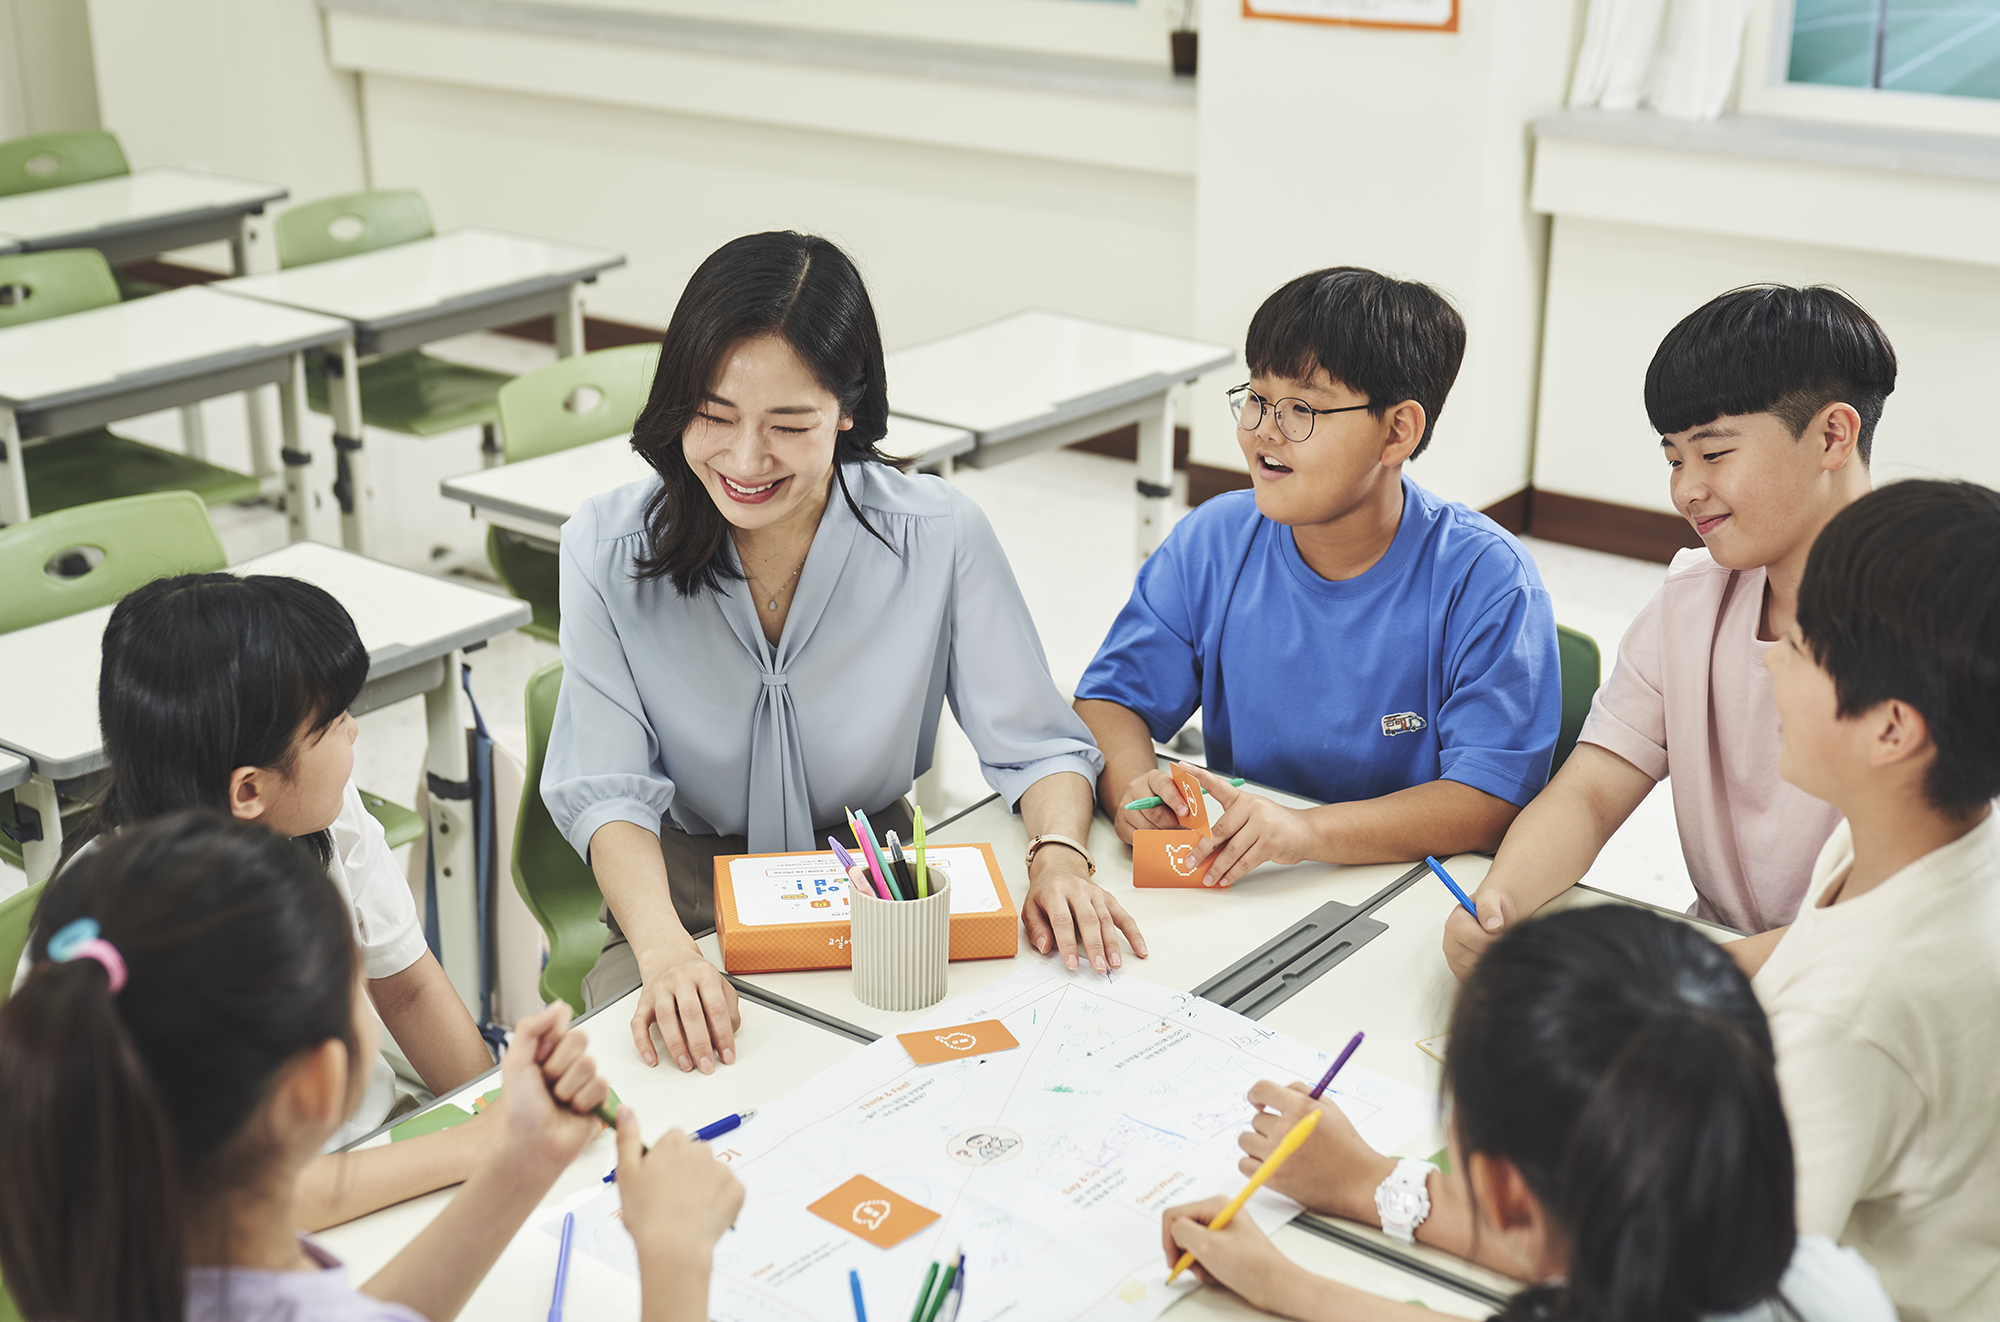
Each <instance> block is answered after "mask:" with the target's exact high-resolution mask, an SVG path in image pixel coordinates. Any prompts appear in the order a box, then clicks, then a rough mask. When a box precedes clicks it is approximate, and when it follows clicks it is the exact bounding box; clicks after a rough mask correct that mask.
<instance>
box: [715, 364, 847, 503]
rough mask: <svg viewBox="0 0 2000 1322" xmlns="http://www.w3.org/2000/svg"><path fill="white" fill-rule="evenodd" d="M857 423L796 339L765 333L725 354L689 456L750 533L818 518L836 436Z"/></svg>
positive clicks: (717, 498)
mask: <svg viewBox="0 0 2000 1322" xmlns="http://www.w3.org/2000/svg"><path fill="white" fill-rule="evenodd" d="M853 425H854V419H853V418H851V417H849V416H847V415H845V414H843V413H842V412H841V411H840V401H839V400H838V399H836V398H835V397H834V395H833V392H832V391H830V390H828V389H827V388H826V387H825V386H823V385H821V384H820V383H819V381H818V380H816V379H815V378H814V376H813V374H812V372H811V370H810V369H809V368H807V367H806V365H805V362H804V361H803V360H802V359H800V357H799V355H798V354H797V352H795V351H794V350H793V348H792V346H791V345H790V344H788V343H786V341H785V340H784V339H783V338H782V337H780V336H777V335H759V336H756V337H755V338H753V339H747V340H739V341H737V342H736V343H735V344H734V345H732V346H730V349H729V351H728V353H726V354H725V355H723V359H722V366H721V370H720V371H719V372H718V373H717V374H716V377H715V381H714V382H713V384H711V385H710V386H709V389H708V391H707V393H706V394H705V395H704V396H703V398H702V401H701V405H700V407H699V408H698V409H697V410H696V411H695V415H694V420H693V421H692V422H690V423H689V424H688V428H687V431H686V432H685V433H684V434H683V435H682V438H681V453H682V455H684V456H685V457H686V459H687V465H688V467H689V468H690V469H692V470H693V471H694V474H695V476H696V477H698V478H700V479H701V482H702V485H703V486H704V487H706V488H707V489H708V496H709V499H710V500H713V501H714V502H715V507H716V508H717V509H719V510H721V511H722V516H723V517H724V518H725V519H728V520H729V522H730V523H731V524H733V525H735V526H736V527H738V528H740V529H743V530H744V531H746V532H748V531H754V530H757V529H761V528H769V527H772V526H773V525H775V524H778V523H782V522H784V521H786V520H787V519H789V518H791V517H792V516H794V515H804V516H807V517H812V518H814V519H817V516H818V513H819V511H820V509H821V508H822V507H823V506H824V505H825V503H826V490H827V480H828V477H829V475H830V474H831V473H832V471H833V443H834V438H835V436H836V434H838V433H839V432H842V431H845V430H847V429H848V428H850V427H852V426H853Z"/></svg>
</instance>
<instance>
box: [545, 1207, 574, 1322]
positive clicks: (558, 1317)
mask: <svg viewBox="0 0 2000 1322" xmlns="http://www.w3.org/2000/svg"><path fill="white" fill-rule="evenodd" d="M575 1234H576V1213H574V1212H564V1213H563V1228H562V1247H560V1248H558V1249H557V1250H556V1297H555V1299H554V1301H553V1302H551V1303H550V1304H549V1322H562V1304H563V1287H564V1286H565V1285H568V1284H569V1242H570V1238H571V1237H572V1236H574V1235H575Z"/></svg>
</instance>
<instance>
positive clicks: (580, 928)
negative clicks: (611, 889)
mask: <svg viewBox="0 0 2000 1322" xmlns="http://www.w3.org/2000/svg"><path fill="white" fill-rule="evenodd" d="M562 678H563V667H562V662H560V661H555V662H552V663H550V664H549V665H546V666H543V667H542V668H541V669H540V670H537V671H536V672H535V673H534V674H532V675H530V676H529V677H528V692H527V707H528V767H527V781H526V783H525V784H524V785H523V786H522V787H521V811H520V813H519V814H518V815H516V817H515V818H514V888H515V889H516V890H518V891H519V892H520V893H521V899H522V900H523V901H524V902H525V903H526V904H527V906H528V912H529V913H532V914H533V915H534V916H535V921H536V922H538V923H540V924H541V925H542V931H543V932H545V933H546V934H547V935H548V938H549V962H548V963H547V964H546V965H544V966H543V968H542V984H541V992H542V999H543V1000H544V1001H554V1000H556V999H558V998H560V999H562V1000H565V1001H568V1002H569V1004H570V1008H571V1009H573V1010H575V1011H576V1012H577V1013H578V1014H582V1013H583V975H584V974H586V973H588V972H590V968H591V965H593V964H595V963H596V962H597V956H598V955H599V954H600V953H601V952H602V951H603V949H604V938H605V935H606V933H605V928H604V924H603V923H602V922H600V921H598V917H597V915H598V913H599V911H600V910H602V909H603V907H604V895H603V893H602V892H601V891H599V890H598V889H597V878H596V876H594V875H593V874H592V873H591V870H590V867H589V865H588V864H586V863H585V862H584V861H583V859H582V858H580V857H578V856H577V852H576V850H574V849H572V848H570V843H569V841H568V840H566V839H564V838H563V833H562V832H561V831H559V830H557V829H556V823H555V819H554V818H553V817H551V816H549V809H548V805H547V804H545V803H543V802H542V761H543V759H544V758H545V757H546V756H547V755H548V751H549V729H550V727H552V726H553V725H554V724H555V719H556V698H557V696H558V695H559V694H561V692H562Z"/></svg>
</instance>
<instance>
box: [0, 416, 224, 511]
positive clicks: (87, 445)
mask: <svg viewBox="0 0 2000 1322" xmlns="http://www.w3.org/2000/svg"><path fill="white" fill-rule="evenodd" d="M22 457H23V460H24V463H25V467H26V468H27V479H28V508H29V509H31V510H33V511H34V512H35V513H37V514H46V513H48V512H49V511H51V510H63V509H71V508H73V507H75V506H78V505H90V504H94V503H96V502H97V501H100V500H115V499H117V498H118V497H121V496H139V495H145V494H147V493H149V492H154V491H192V492H193V493H194V494H195V495H197V496H199V497H201V499H202V503H204V504H207V505H226V504H229V503H230V502H232V501H238V500H255V499H257V497H258V495H259V494H260V492H261V491H262V488H261V486H260V485H259V484H258V481H257V479H256V478H255V477H253V476H252V475H251V474H249V473H239V472H237V471H236V470H235V469H233V468H223V467H220V466H218V465H216V464H211V463H209V462H207V461H206V460H203V459H196V458H193V457H192V456H189V455H185V454H180V453H178V452H176V451H173V450H163V449H161V448H160V447H159V446H157V445H147V444H146V443H144V442H143V441H134V440H129V439H127V438H126V437H123V436H120V435H117V434H116V433H115V432H110V431H107V430H105V429H104V428H102V427H99V428H98V429H97V430H95V431H86V432H78V433H76V434H75V435H74V436H58V437H55V438H54V439H52V440H47V441H41V442H38V443H36V444H33V445H30V446H28V447H27V448H26V449H25V450H24V451H23V452H22Z"/></svg>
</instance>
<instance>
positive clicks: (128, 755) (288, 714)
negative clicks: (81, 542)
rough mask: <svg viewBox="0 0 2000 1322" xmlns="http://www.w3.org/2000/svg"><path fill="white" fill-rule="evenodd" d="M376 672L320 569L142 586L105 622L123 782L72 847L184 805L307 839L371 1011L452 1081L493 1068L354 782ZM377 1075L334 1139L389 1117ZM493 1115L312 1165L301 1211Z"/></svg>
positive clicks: (316, 1216)
mask: <svg viewBox="0 0 2000 1322" xmlns="http://www.w3.org/2000/svg"><path fill="white" fill-rule="evenodd" d="M367 678H368V653H367V651H366V649H365V648H363V647H362V645H361V636H360V635H359V634H358V633H357V632H356V631H355V628H354V621H353V619H352V618H351V617H350V616H349V615H348V613H347V611H346V609H345V608H344V607H343V606H341V604H340V603H339V602H338V601H335V600H334V599H333V597H332V596H331V595H330V594H328V593H327V592H326V591H325V589H323V588H319V587H316V586H314V585H313V584H310V583H306V582H303V581H301V580H299V579H295V578H285V577H282V576H277V575H247V576H239V575H236V574H185V575H181V576H179V577H176V578H164V579H157V580H155V581H154V582H151V583H148V584H146V585H145V586H144V587H141V588H139V589H137V590H136V591H134V592H132V593H131V594H129V595H128V596H126V597H125V598H124V599H123V600H122V601H120V602H119V603H118V605H117V606H116V607H115V608H113V610H112V612H111V619H110V621H109V623H108V624H106V626H105V629H104V647H103V662H102V670H101V672H100V676H99V680H98V699H97V701H98V719H99V722H100V724H101V725H102V727H103V731H104V751H105V754H106V756H107V758H108V759H109V761H110V769H109V782H108V783H107V784H106V786H105V787H104V790H103V791H102V793H101V794H100V796H99V799H98V809H97V813H96V815H95V816H94V817H93V819H92V821H91V824H90V826H89V827H88V828H87V829H86V832H85V835H84V837H83V843H82V844H81V845H80V846H79V848H78V849H77V850H76V851H75V852H81V851H83V850H91V849H94V848H95V847H96V846H97V842H98V840H99V839H100V838H101V836H103V835H105V834H109V833H113V832H118V831H123V830H126V829H129V828H130V827H133V826H135V825H138V824H139V823H141V822H146V821H150V820H151V819H153V818H155V817H159V816H161V815H162V814H164V813H168V812H173V811H176V810H178V809H185V808H206V809H212V810H217V811H227V812H229V813H230V814H231V815H233V816H235V817H237V818H240V819H242V820H244V821H251V822H256V823H257V824H259V825H260V826H263V827H266V828H268V829H269V830H271V831H273V832H275V833H277V834H278V835H281V836H288V837H291V838H294V839H297V840H299V841H301V842H302V843H303V844H305V845H306V847H307V848H309V849H310V850H311V851H312V852H313V853H314V855H315V856H317V857H318V858H319V860H320V861H321V862H322V863H323V864H324V865H325V867H326V871H327V875H328V876H330V877H331V878H332V879H333V882H334V884H335V885H336V886H337V887H339V889H340V893H341V895H342V896H343V897H344V898H345V899H346V901H347V916H348V926H349V928H350V930H351V931H352V932H353V936H354V940H355V941H356V942H357V943H358V945H359V947H360V951H361V965H362V971H363V973H364V974H365V975H366V980H367V991H368V1000H369V1002H370V1004H371V1005H372V1007H373V1009H374V1012H375V1013H376V1014H377V1015H379V1016H380V1017H381V1020H382V1023H383V1024H384V1025H385V1026H386V1027H387V1028H388V1030H389V1032H390V1033H391V1034H392V1035H394V1037H395V1040H396V1045H397V1046H398V1047H399V1048H401V1050H402V1052H403V1054H404V1055H405V1056H406V1057H407V1058H408V1060H409V1062H410V1064H411V1065H412V1066H414V1067H415V1069H416V1071H417V1073H418V1075H419V1076H421V1077H422V1079H423V1081H424V1083H425V1085H426V1086H427V1087H429V1088H430V1090H431V1091H432V1092H434V1093H439V1094H442V1093H445V1092H448V1091H450V1090H451V1089H453V1088H456V1087H458V1086H459V1085H460V1084H462V1083H464V1082H465V1081H466V1080H468V1079H470V1078H473V1077H474V1076H475V1075H478V1074H481V1073H484V1072H485V1071H486V1070H489V1069H491V1068H492V1067H493V1055H492V1052H491V1051H490V1050H489V1049H488V1048H487V1046H486V1042H485V1040H484V1039H483V1038H482V1037H481V1036H480V1034H479V1029H478V1027H477V1026H476V1025H475V1024H474V1023H473V1022H472V1016H471V1015H470V1014H469V1013H467V1012H466V1009H465V1005H464V1003H463V1002H462V1001H460V1000H459V998H458V994H457V992H455V991H454V990H453V989H452V986H451V983H450V981H449V980H448V979H447V978H446V977H445V974H444V970H443V969H442V968H440V967H439V965H438V962H437V957H436V956H434V955H432V954H431V952H430V949H429V947H428V946H426V945H425V943H424V933H423V924H422V921H421V920H420V919H419V917H418V915H417V909H416V903H415V901H414V900H413V899H412V898H411V895H410V888H409V884H408V882H406V881H405V880H404V878H403V876H402V874H401V872H400V871H399V870H398V869H397V868H396V865H395V859H394V857H393V855H391V853H390V852H389V844H388V841H387V840H386V839H384V838H383V835H382V827H381V824H380V823H378V822H377V821H376V820H375V819H374V818H373V817H372V816H370V815H369V814H368V812H367V810H366V809H365V808H364V807H363V806H362V803H361V795H360V792H359V791H358V790H357V789H355V787H354V781H353V771H354V739H355V735H356V734H357V733H358V730H359V727H358V726H357V725H356V724H355V721H354V718H353V717H352V716H351V715H349V714H348V710H347V709H348V706H349V704H351V703H352V702H353V701H354V698H355V695H356V694H358V693H359V692H360V691H361V685H362V684H363V683H364V682H365V681H366V680H367ZM72 856H74V854H73V855H72ZM42 927H43V924H41V923H40V921H39V919H38V920H37V930H38V931H39V930H42ZM366 1080H367V1087H366V1090H365V1093H364V1095H363V1097H362V1099H361V1101H360V1103H359V1104H358V1105H357V1106H356V1108H355V1110H354V1113H353V1114H352V1115H351V1116H349V1117H348V1118H347V1120H346V1121H345V1123H344V1124H343V1125H342V1126H341V1128H340V1130H339V1131H338V1132H337V1133H335V1134H334V1135H332V1136H330V1138H329V1145H330V1147H338V1146H341V1145H343V1144H346V1143H348V1142H351V1141H352V1140H354V1139H356V1138H359V1137H361V1136H362V1135H363V1134H366V1133H368V1132H369V1131H370V1130H372V1129H375V1128H377V1127H378V1126H380V1125H381V1124H382V1123H383V1122H384V1121H386V1120H387V1119H388V1118H389V1117H390V1110H391V1107H392V1106H393V1104H394V1103H395V1100H396V1097H395V1079H394V1074H393V1072H392V1071H391V1069H390V1068H389V1064H388V1062H387V1061H386V1060H384V1059H382V1058H381V1056H379V1055H377V1056H375V1057H374V1058H373V1059H372V1061H371V1063H370V1066H369V1069H368V1071H367V1074H366ZM494 1129H495V1126H494V1124H493V1123H491V1122H489V1121H487V1120H485V1119H483V1118H482V1119H480V1120H475V1121H474V1122H473V1123H471V1124H466V1125H461V1126H459V1127H458V1128H456V1129H450V1130H444V1131H440V1132H438V1133H435V1134H426V1135H423V1136H421V1137H420V1138H417V1139H413V1140H410V1141H407V1142H403V1143H398V1144H396V1145H395V1148H394V1149H393V1151H392V1150H391V1149H388V1148H379V1149H371V1150H369V1151H366V1152H357V1153H353V1154H350V1155H349V1156H348V1157H346V1158H344V1159H343V1160H342V1161H341V1162H335V1161H333V1160H331V1159H328V1160H326V1161H322V1162H318V1163H315V1164H314V1165H312V1166H310V1167H309V1168H308V1169H307V1172H306V1182H305V1185H304V1186H303V1189H302V1192H301V1196H300V1209H301V1212H302V1214H303V1215H304V1216H305V1218H306V1222H305V1224H306V1225H307V1227H308V1228H311V1229H318V1228H321V1227H324V1226H329V1225H335V1224H338V1223H339V1222H341V1221H345V1220H348V1219H349V1218H351V1217H355V1216H359V1215H361V1214H362V1213H364V1212H370V1211H373V1210H375V1209H376V1208H378V1207H384V1206H387V1205H388V1204H390V1203H395V1202H401V1201H402V1200H403V1199H405V1198H411V1197H415V1196H416V1195H417V1194H420V1193H425V1192H428V1191H429V1190H432V1189H436V1188H441V1187H443V1186H444V1185H447V1184H456V1183H457V1182H458V1181H460V1180H462V1179H464V1178H465V1176H466V1173H467V1172H468V1171H469V1170H471V1169H472V1167H473V1165H474V1164H475V1163H476V1162H477V1161H478V1160H479V1158H480V1157H481V1156H483V1155H484V1154H485V1152H486V1150H487V1148H488V1147H489V1146H490V1143H491V1141H492V1139H493V1131H494Z"/></svg>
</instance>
